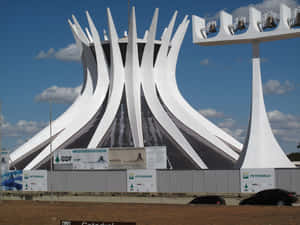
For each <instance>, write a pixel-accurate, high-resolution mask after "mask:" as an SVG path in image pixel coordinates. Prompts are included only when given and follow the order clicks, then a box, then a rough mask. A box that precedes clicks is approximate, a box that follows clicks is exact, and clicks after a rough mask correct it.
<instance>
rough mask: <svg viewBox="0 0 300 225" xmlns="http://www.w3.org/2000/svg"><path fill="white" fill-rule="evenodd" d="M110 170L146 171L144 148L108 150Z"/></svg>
mask: <svg viewBox="0 0 300 225" xmlns="http://www.w3.org/2000/svg"><path fill="white" fill-rule="evenodd" d="M108 155H109V157H108V158H109V168H110V169H146V168H147V167H146V166H147V161H146V160H147V159H146V158H147V156H146V151H145V148H110V149H109V153H108Z"/></svg>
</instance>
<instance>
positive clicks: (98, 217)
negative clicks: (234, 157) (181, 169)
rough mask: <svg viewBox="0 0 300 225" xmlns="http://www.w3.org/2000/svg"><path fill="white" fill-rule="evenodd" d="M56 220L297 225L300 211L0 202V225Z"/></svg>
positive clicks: (42, 224) (46, 224)
mask: <svg viewBox="0 0 300 225" xmlns="http://www.w3.org/2000/svg"><path fill="white" fill-rule="evenodd" d="M60 220H86V221H113V222H118V221H119V222H136V223H137V224H138V225H190V224H193V225H194V224H197V225H198V224H199V225H202V224H203V225H296V224H299V225H300V207H287V206H283V207H273V206H260V207H258V206H242V207H239V206H189V205H166V204H164V205H163V204H133V203H130V204H126V203H87V202H38V201H2V202H0V225H59V224H60Z"/></svg>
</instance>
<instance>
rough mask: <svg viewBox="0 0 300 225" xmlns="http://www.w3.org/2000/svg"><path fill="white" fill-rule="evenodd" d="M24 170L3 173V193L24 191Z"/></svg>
mask: <svg viewBox="0 0 300 225" xmlns="http://www.w3.org/2000/svg"><path fill="white" fill-rule="evenodd" d="M22 178H23V176H22V170H6V171H3V172H2V176H1V187H2V190H3V191H22Z"/></svg>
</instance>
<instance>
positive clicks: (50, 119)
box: [49, 101, 53, 172]
mask: <svg viewBox="0 0 300 225" xmlns="http://www.w3.org/2000/svg"><path fill="white" fill-rule="evenodd" d="M49 127H50V171H51V172H52V170H53V162H52V160H53V159H52V102H51V101H50V105H49Z"/></svg>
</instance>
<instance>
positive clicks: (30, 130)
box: [1, 120, 47, 137]
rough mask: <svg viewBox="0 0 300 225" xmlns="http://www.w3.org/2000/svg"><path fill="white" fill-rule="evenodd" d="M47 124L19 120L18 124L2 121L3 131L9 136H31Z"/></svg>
mask: <svg viewBox="0 0 300 225" xmlns="http://www.w3.org/2000/svg"><path fill="white" fill-rule="evenodd" d="M46 125H47V123H45V122H36V121H26V120H19V121H18V122H17V123H16V124H11V123H9V122H6V121H5V120H4V121H2V124H1V133H2V135H3V136H7V137H20V136H31V135H33V134H35V133H37V132H38V131H40V130H41V129H42V128H44V127H45V126H46Z"/></svg>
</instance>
